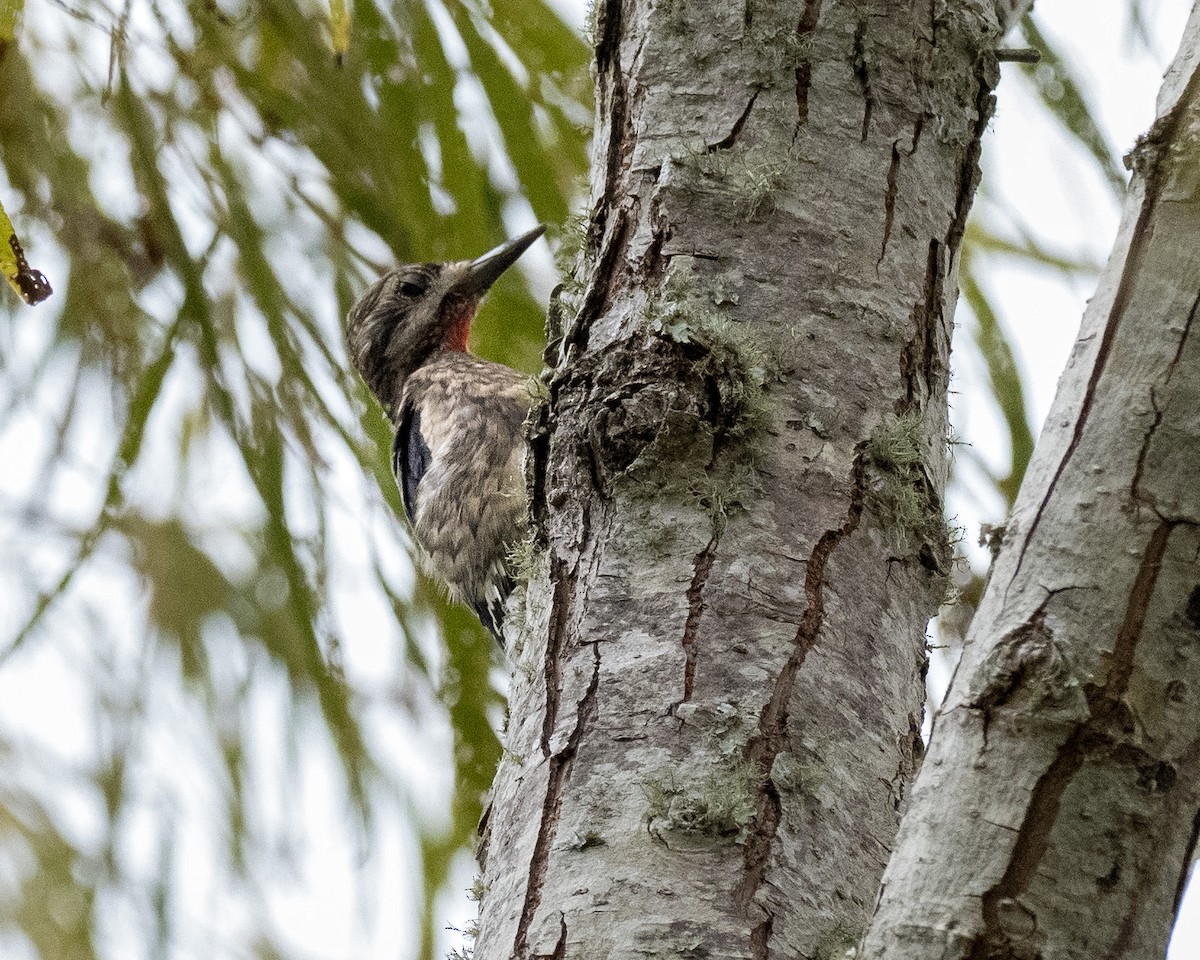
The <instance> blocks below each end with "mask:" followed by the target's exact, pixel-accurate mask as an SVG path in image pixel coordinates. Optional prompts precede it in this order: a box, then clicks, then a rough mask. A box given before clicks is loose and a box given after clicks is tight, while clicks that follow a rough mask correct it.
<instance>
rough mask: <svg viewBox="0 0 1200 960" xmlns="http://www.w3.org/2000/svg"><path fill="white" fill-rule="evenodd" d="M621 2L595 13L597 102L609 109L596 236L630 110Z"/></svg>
mask: <svg viewBox="0 0 1200 960" xmlns="http://www.w3.org/2000/svg"><path fill="white" fill-rule="evenodd" d="M621 5H622V0H602V2H601V3H600V7H599V9H598V10H597V11H596V68H597V85H598V87H599V90H598V91H597V102H598V103H600V104H607V106H608V144H607V145H606V149H605V166H604V171H605V173H604V192H603V194H602V195H601V198H600V203H599V206H598V208H597V210H596V214H595V217H594V219H593V222H592V224H591V228H592V229H593V230H594V231H596V233H597V235H599V234H603V232H604V229H605V227H606V226H607V207H608V204H610V203H611V202H612V200H613V198H614V197H616V196H618V192H617V183H618V181H619V179H620V175H621V169H622V167H623V166H624V160H625V150H626V147H625V144H626V141H627V140H628V137H627V133H628V130H627V127H628V124H629V110H628V103H627V102H626V91H625V74H624V72H623V71H622V69H621V28H622V16H621V13H622V10H621Z"/></svg>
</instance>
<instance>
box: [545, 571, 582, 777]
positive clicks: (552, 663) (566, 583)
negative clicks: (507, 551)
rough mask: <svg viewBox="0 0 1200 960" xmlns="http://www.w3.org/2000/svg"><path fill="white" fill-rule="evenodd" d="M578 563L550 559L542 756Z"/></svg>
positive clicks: (557, 693)
mask: <svg viewBox="0 0 1200 960" xmlns="http://www.w3.org/2000/svg"><path fill="white" fill-rule="evenodd" d="M578 579H579V568H578V566H575V567H572V568H571V569H569V570H568V569H567V562H566V561H565V560H563V559H562V558H561V557H553V558H551V560H550V582H551V583H552V584H553V590H554V599H553V602H552V605H551V607H550V629H549V635H548V636H547V638H546V662H545V667H544V670H545V675H546V712H545V713H544V714H543V715H542V740H541V744H542V756H543V757H549V756H550V738H551V737H552V736H553V735H554V727H555V724H557V723H558V705H559V698H560V697H561V696H562V689H561V688H562V653H563V649H564V648H565V646H566V632H567V623H568V621H569V620H570V618H571V615H572V612H573V609H574V600H575V586H576V583H577V581H578Z"/></svg>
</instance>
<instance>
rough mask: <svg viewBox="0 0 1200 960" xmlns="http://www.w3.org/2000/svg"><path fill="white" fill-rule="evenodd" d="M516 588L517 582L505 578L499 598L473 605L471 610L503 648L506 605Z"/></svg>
mask: <svg viewBox="0 0 1200 960" xmlns="http://www.w3.org/2000/svg"><path fill="white" fill-rule="evenodd" d="M515 586H516V581H515V580H513V578H512V577H504V579H503V580H502V581H501V582H500V583H499V584H498V585H497V590H498V594H499V595H498V596H495V597H492V598H491V599H490V600H479V601H477V602H476V603H473V604H471V609H472V610H474V611H475V616H477V617H478V618H479V622H480V623H482V624H483V625H484V627H486V628H487V630H488V632H489V633H491V635H492V636H493V637H495V638H496V640H497V641H498V642H499V643H500V645H501V646H503V645H504V604H505V602H506V601H507V600H508V595H509V594H510V593H512V592H513V587H515Z"/></svg>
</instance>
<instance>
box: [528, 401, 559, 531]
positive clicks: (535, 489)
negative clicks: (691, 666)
mask: <svg viewBox="0 0 1200 960" xmlns="http://www.w3.org/2000/svg"><path fill="white" fill-rule="evenodd" d="M556 398H557V389H556V388H552V392H551V397H550V401H551V402H549V403H541V404H538V405H537V406H535V407H534V408H533V411H532V416H533V417H534V420H533V422H532V423H531V424H530V425H529V427H528V429H527V431H526V441H527V443H528V444H529V468H528V470H527V472H526V477H525V479H526V486H527V487H528V488H529V519H530V525H531V526H532V528H533V542H534V544H535V546H537V547H541V548H545V546H546V544H547V542H548V540H547V527H546V524H547V521H548V520H549V512H548V510H547V506H546V473H547V467H548V466H549V463H550V437H551V433H552V430H553V428H552V426H551V419H550V410H551V404H552V403H553V401H554V400H555V399H556Z"/></svg>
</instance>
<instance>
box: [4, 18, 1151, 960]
mask: <svg viewBox="0 0 1200 960" xmlns="http://www.w3.org/2000/svg"><path fill="white" fill-rule="evenodd" d="M1153 6H1154V4H1153V2H1151V0H1143V2H1142V3H1140V4H1133V5H1131V6H1130V8H1129V10H1130V12H1129V14H1128V17H1129V19H1128V22H1127V31H1128V35H1129V38H1130V42H1131V43H1133V44H1137V43H1147V42H1149V41H1148V36H1149V34H1148V32H1147V31H1146V30H1145V18H1146V16H1147V15H1149V13H1150V12H1152V9H1151V8H1153ZM10 8H11V4H8V3H6V6H5V8H4V9H5V13H6V14H7V13H8V12H10ZM11 9H15V8H11ZM15 22H16V32H15V36H14V37H13V38H6V37H5V36H0V92H2V95H0V200H2V201H3V203H4V206H5V208H6V209H7V211H8V212H9V214H11V216H12V219H13V221H14V222H15V223H16V224H17V229H18V232H19V233H20V235H21V238H22V240H23V242H24V243H25V246H26V249H27V250H36V262H37V264H38V265H39V266H41V267H42V269H43V270H44V271H45V272H46V273H47V275H48V276H49V277H50V280H51V282H52V283H53V285H54V287H55V289H56V291H57V292H56V294H55V296H54V297H53V298H52V299H51V300H49V301H47V303H46V304H44V305H42V306H39V307H37V308H33V309H31V308H27V307H24V306H22V305H21V304H20V302H19V301H18V300H17V299H16V297H14V296H10V295H7V294H6V295H5V299H4V301H3V306H2V307H0V311H2V317H0V462H3V463H4V464H5V465H6V469H5V470H4V471H3V472H2V475H0V570H3V574H4V587H3V590H2V591H0V955H2V956H4V957H5V958H6V960H10V958H11V960H25V958H35V957H38V958H42V960H60V958H61V960H67V958H72V960H73V958H92V957H96V958H121V960H128V958H135V960H136V958H141V957H147V958H150V957H192V956H195V957H205V958H214V957H264V958H267V957H271V958H273V957H279V958H288V960H291V958H302V957H336V958H340V957H349V956H352V955H353V956H371V957H376V956H378V957H383V956H413V955H417V954H420V955H421V956H424V957H431V956H433V955H434V954H435V952H436V950H438V949H444V944H442V945H441V946H440V947H439V929H440V927H441V925H442V924H443V923H444V922H445V921H446V918H448V917H452V916H453V915H454V908H453V907H447V906H446V904H447V903H448V902H449V901H447V899H446V897H447V896H449V897H450V898H451V900H454V898H455V897H456V896H457V895H458V893H459V891H460V890H461V887H463V886H465V885H467V884H469V882H470V873H471V868H470V865H469V864H470V861H469V857H468V856H467V855H466V854H465V853H464V851H466V850H467V848H468V846H469V842H470V838H471V836H472V834H473V832H474V829H475V825H476V823H477V821H478V818H479V815H480V798H481V795H482V793H483V791H484V790H485V789H486V787H487V785H488V784H489V783H490V780H491V776H492V772H493V770H494V766H495V763H496V760H497V758H498V755H499V749H500V747H499V744H498V741H497V738H496V730H498V729H499V728H500V726H501V725H502V723H503V696H502V688H503V683H504V680H503V675H502V672H500V671H499V670H498V669H497V664H496V661H495V657H494V650H493V647H492V644H491V642H490V641H489V640H488V639H487V638H486V636H484V635H483V634H482V631H481V630H480V628H479V627H478V624H476V623H475V622H474V620H473V618H472V617H471V616H470V615H469V614H467V613H465V612H463V611H462V610H459V609H456V608H451V607H448V606H447V605H446V604H445V603H444V602H443V601H442V599H441V597H440V595H439V593H438V591H437V590H436V589H435V588H434V587H432V586H431V585H430V584H428V583H426V582H425V581H423V579H422V578H421V577H420V575H419V574H418V573H417V572H416V571H415V570H414V567H413V564H412V561H411V557H410V550H409V546H410V544H409V541H408V538H407V534H406V532H405V530H404V527H403V524H402V523H401V522H400V521H398V519H397V517H398V516H399V510H398V507H399V501H398V494H397V491H396V489H395V485H394V483H393V481H392V478H391V475H390V470H389V467H388V463H387V450H388V448H389V443H390V438H389V435H388V429H387V425H386V423H385V422H384V420H383V418H382V416H381V415H380V413H379V412H378V410H377V408H376V407H375V406H374V405H373V403H371V402H370V401H369V399H368V397H367V395H366V394H365V392H364V389H363V387H362V385H361V384H360V383H359V382H358V381H357V379H356V378H354V377H353V376H352V375H351V374H350V373H349V370H348V367H347V365H346V362H345V358H344V353H343V347H342V335H341V325H340V318H341V317H342V316H344V314H345V312H346V310H347V308H348V307H349V305H350V303H351V302H352V300H353V298H354V296H355V295H356V294H357V293H358V292H359V291H361V290H362V289H363V288H364V287H365V286H366V285H367V284H368V283H369V282H370V281H371V280H373V279H374V278H375V276H377V275H378V273H379V272H380V271H381V270H382V269H384V268H386V267H387V266H388V265H389V264H391V263H393V262H396V261H406V260H412V259H442V258H455V257H466V256H470V255H474V254H476V253H479V252H482V251H483V250H486V249H488V248H490V247H491V246H493V245H494V244H495V243H497V242H498V241H499V240H500V239H502V237H503V236H504V235H505V234H512V233H515V232H517V231H519V230H523V229H527V228H529V227H531V226H532V225H533V224H534V223H535V222H539V221H540V222H546V223H548V224H550V225H551V226H552V229H553V228H555V227H558V226H560V225H562V224H564V223H565V221H566V220H567V218H568V215H569V212H570V211H571V209H572V207H573V206H577V205H578V204H577V202H576V201H577V198H576V197H575V196H574V194H575V192H576V191H577V190H579V189H580V187H579V184H580V183H581V182H582V181H581V178H582V176H583V175H584V174H585V173H586V158H587V138H588V136H589V134H590V128H591V96H592V94H591V83H590V80H589V77H588V72H587V58H588V51H587V49H586V46H585V44H584V41H583V40H582V38H581V37H580V35H578V34H577V33H576V32H575V31H574V30H573V29H571V28H569V27H568V26H566V25H565V24H564V22H563V20H562V19H560V17H559V15H558V13H557V12H556V11H555V10H554V9H552V8H551V7H549V6H547V4H546V3H545V2H544V0H491V2H490V3H489V2H488V0H468V2H459V0H423V2H422V0H400V2H397V3H381V4H377V3H376V2H374V0H357V2H355V3H353V4H352V5H349V6H347V5H345V4H343V3H342V2H341V0H334V2H333V4H332V5H331V6H329V7H326V6H324V5H323V4H318V3H316V2H310V0H191V2H188V3H186V4H184V3H181V2H180V0H144V2H142V0H139V2H137V3H134V2H133V0H123V2H122V0H111V2H108V0H31V3H30V5H29V6H28V7H27V8H26V9H25V11H24V14H23V18H22V19H17V20H16V21H15ZM5 23H7V21H6V20H5V19H4V17H2V16H0V28H2V27H3V26H4V24H5ZM1021 29H1022V31H1023V33H1024V37H1025V40H1026V41H1027V42H1028V44H1029V45H1030V46H1033V47H1035V48H1036V49H1038V50H1039V51H1040V52H1041V54H1042V62H1041V64H1040V65H1039V66H1037V67H1035V68H1032V69H1025V68H1013V67H1011V66H1008V67H1006V68H1005V82H1006V83H1016V84H1021V85H1023V86H1024V87H1025V88H1026V89H1027V90H1028V91H1029V92H1030V93H1031V94H1032V95H1033V96H1034V97H1035V98H1036V100H1037V102H1038V103H1039V104H1040V108H1041V109H1042V110H1044V111H1045V113H1046V115H1047V117H1049V118H1052V120H1053V122H1054V123H1056V124H1057V125H1058V126H1059V127H1061V130H1062V131H1063V133H1064V135H1065V136H1066V137H1068V138H1069V139H1070V140H1071V141H1073V142H1074V143H1076V144H1077V145H1078V146H1079V147H1080V148H1081V149H1082V150H1083V151H1084V153H1085V154H1086V156H1087V157H1089V158H1090V162H1091V163H1092V164H1093V165H1094V168H1095V169H1096V171H1098V174H1099V176H1100V177H1101V178H1102V179H1103V181H1104V182H1105V183H1106V184H1107V187H1108V189H1109V190H1110V191H1111V193H1112V195H1113V196H1114V197H1116V196H1117V195H1118V194H1119V193H1120V191H1121V190H1123V187H1124V176H1125V175H1124V171H1123V169H1122V167H1121V165H1120V162H1119V159H1118V158H1117V157H1116V156H1115V155H1114V153H1113V148H1112V145H1111V144H1110V143H1108V142H1107V139H1106V137H1105V136H1104V135H1103V134H1102V133H1101V127H1100V125H1099V124H1098V123H1097V122H1096V119H1095V111H1094V106H1093V105H1092V104H1091V103H1089V101H1088V97H1087V95H1086V89H1087V85H1086V83H1084V82H1083V81H1081V80H1080V79H1079V78H1078V77H1076V76H1075V75H1074V74H1073V73H1072V70H1071V67H1070V58H1069V57H1066V56H1064V55H1062V54H1060V53H1059V52H1058V51H1056V49H1055V46H1054V42H1053V41H1052V40H1051V39H1048V37H1047V35H1046V34H1045V32H1044V31H1043V30H1042V29H1040V28H1039V27H1038V25H1037V23H1036V21H1033V20H1027V21H1026V22H1025V24H1023V26H1022V28H1021ZM541 258H542V259H541V260H540V261H539V260H538V259H537V258H536V256H535V257H534V258H533V259H531V260H529V262H528V263H525V264H524V269H525V271H526V272H525V273H524V275H523V276H522V275H516V274H514V275H511V276H506V277H505V278H504V280H502V282H501V283H500V284H499V285H498V286H497V288H496V290H495V291H494V293H493V294H492V296H491V297H490V300H489V304H488V305H487V307H486V308H485V311H484V313H483V314H482V315H481V317H480V319H479V322H478V323H477V324H476V332H475V337H476V346H477V348H478V349H479V350H480V351H481V352H483V353H484V354H485V355H487V356H489V357H492V358H494V359H497V360H500V361H503V362H506V363H509V364H511V365H513V366H516V367H518V368H520V369H524V370H527V371H529V372H535V371H536V370H537V368H538V366H539V362H540V361H539V357H540V349H541V338H542V309H543V305H544V303H545V300H546V295H547V293H548V291H549V289H550V286H551V285H552V284H553V282H554V274H553V268H552V267H551V265H550V263H549V259H548V257H547V256H546V254H545V253H544V252H543V253H542V254H541ZM997 262H1015V263H1018V264H1020V265H1022V266H1023V267H1026V268H1030V269H1035V270H1040V271H1050V272H1053V273H1056V274H1059V275H1062V276H1064V277H1070V278H1081V279H1082V280H1083V282H1088V281H1089V280H1090V279H1091V278H1092V277H1093V276H1094V274H1095V272H1096V270H1097V268H1098V264H1097V262H1096V258H1094V257H1089V256H1087V255H1081V254H1075V253H1071V252H1063V251H1060V250H1056V249H1053V248H1052V247H1051V246H1050V245H1048V244H1047V243H1046V242H1045V241H1043V240H1042V239H1040V238H1039V235H1038V234H1037V232H1036V231H1034V230H1033V229H1032V228H1030V227H1029V226H1027V225H1025V224H1022V223H1020V222H1019V220H1018V219H1017V217H1016V216H1015V215H1014V213H1013V211H1012V210H1011V209H1009V207H1008V205H1007V204H1006V202H1005V200H1004V199H1003V197H1001V196H998V195H997V194H995V193H994V192H993V191H991V190H990V188H989V178H988V177H986V176H985V179H984V190H983V193H982V194H981V197H980V200H979V202H978V204H977V208H976V213H975V216H974V218H973V220H972V223H971V226H970V228H969V230H968V233H967V243H966V247H965V249H964V253H963V258H962V287H963V293H964V300H965V304H966V306H967V308H968V309H967V310H965V311H960V322H961V323H962V324H963V326H964V328H965V329H964V332H965V334H966V336H965V337H964V336H962V335H961V334H960V336H959V338H958V339H957V341H956V346H955V350H956V362H958V361H959V359H960V358H961V357H962V356H963V355H964V354H965V355H966V356H967V358H968V362H970V363H974V364H975V366H976V368H977V369H979V370H981V371H982V379H983V380H985V381H986V388H987V390H986V393H987V396H988V398H989V399H988V401H987V402H988V403H990V404H991V405H992V407H993V410H994V414H995V416H996V419H997V422H999V423H1000V424H1002V425H1003V431H1004V432H1006V433H1007V441H1008V447H1009V451H1010V456H1009V458H1008V462H1007V463H1005V464H1000V465H998V463H997V461H996V459H995V457H991V458H986V457H982V456H979V455H978V453H977V451H976V450H975V449H974V448H973V447H971V446H962V447H959V448H958V449H957V461H956V462H957V470H958V471H959V480H958V483H959V485H960V486H961V485H962V484H964V483H966V484H967V485H968V486H970V485H971V484H975V489H978V488H979V485H980V484H982V485H984V486H985V487H987V489H988V490H989V491H990V493H989V495H990V496H995V497H998V498H999V502H1000V503H1001V504H1002V505H1004V508H1005V509H1006V508H1007V506H1008V505H1011V502H1012V498H1013V496H1014V495H1015V492H1016V489H1017V486H1018V485H1019V483H1020V479H1021V476H1022V474H1023V472H1024V469H1025V466H1026V464H1027V462H1028V458H1029V454H1030V452H1031V450H1032V444H1033V439H1034V436H1035V428H1036V424H1035V423H1033V422H1032V419H1033V418H1032V417H1031V414H1030V407H1029V403H1028V399H1027V397H1028V391H1027V384H1026V380H1025V378H1026V375H1025V374H1024V373H1023V372H1022V370H1021V366H1020V364H1019V363H1018V360H1017V357H1016V356H1015V354H1014V350H1013V347H1012V345H1011V342H1010V336H1009V334H1008V332H1007V330H1006V327H1005V322H1004V320H1003V312H1002V311H1001V310H1000V309H998V308H997V307H996V305H995V303H994V298H993V296H992V293H991V291H990V288H989V276H991V272H990V271H991V270H992V268H993V266H994V265H995V264H996V263H997ZM500 318H503V322H501V319H500ZM971 358H974V359H973V360H972V359H971ZM964 471H966V472H968V473H970V474H971V476H970V477H968V478H967V479H966V480H964V479H963V472H964ZM1002 517H1003V513H1002V512H1001V513H1000V514H999V515H998V516H996V517H995V519H996V520H1000V519H1002ZM975 532H976V531H970V534H971V536H972V537H973V536H974V534H975ZM982 573H983V568H982V564H981V562H980V561H979V559H978V556H976V557H975V559H974V562H973V564H972V563H971V562H964V564H963V565H961V568H960V584H959V586H960V588H961V598H962V599H961V601H960V602H959V603H958V604H957V605H956V606H955V607H953V608H951V609H949V610H947V611H946V613H945V615H944V616H943V617H942V618H941V628H940V629H941V635H942V638H943V641H944V642H946V643H948V644H950V645H953V644H954V643H956V642H958V639H959V638H960V637H961V634H962V631H963V630H964V629H965V624H966V623H967V622H968V621H969V618H970V614H971V612H972V610H973V603H974V600H975V598H976V597H977V596H978V590H979V585H980V583H981V579H980V578H981V575H982ZM323 898H324V899H325V900H330V901H333V902H332V904H331V905H328V909H329V911H330V912H331V913H336V914H337V915H338V916H343V917H344V918H346V919H345V920H344V922H343V923H342V925H341V926H338V925H337V924H333V930H334V932H333V933H331V934H329V935H328V936H329V937H330V938H331V939H330V940H329V942H324V941H322V940H321V937H322V934H321V933H319V932H314V930H316V927H314V926H312V925H310V924H309V923H308V922H309V921H310V920H312V916H313V915H314V914H315V913H319V912H320V911H317V910H314V907H313V905H314V903H318V902H321V901H322V899H323ZM339 898H340V899H339ZM343 900H344V901H345V902H343ZM313 922H314V923H315V921H313ZM327 925H328V924H327Z"/></svg>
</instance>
